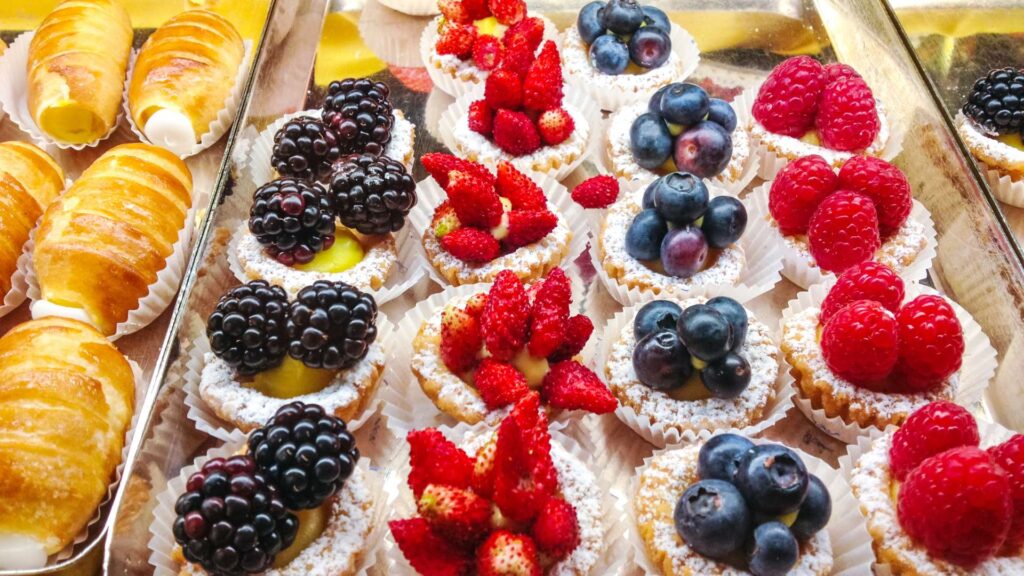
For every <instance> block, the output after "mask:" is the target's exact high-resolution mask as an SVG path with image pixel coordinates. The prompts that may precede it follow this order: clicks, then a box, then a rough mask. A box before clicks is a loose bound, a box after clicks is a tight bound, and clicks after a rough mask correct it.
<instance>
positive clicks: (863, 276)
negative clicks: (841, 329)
mask: <svg viewBox="0 0 1024 576" xmlns="http://www.w3.org/2000/svg"><path fill="white" fill-rule="evenodd" d="M856 300H874V301H875V302H878V303H879V304H881V305H882V306H884V307H885V309H886V310H888V311H890V312H892V313H893V314H895V313H896V312H897V311H898V310H899V309H900V304H902V303H903V279H902V278H900V277H899V275H898V274H896V273H895V272H893V270H892V268H889V267H888V266H886V265H885V264H879V263H878V262H872V261H870V260H869V261H867V262H861V263H860V264H857V265H856V266H851V267H849V268H847V269H846V270H844V271H843V273H842V274H840V275H839V279H838V280H836V283H835V285H833V286H832V288H831V289H830V290H829V292H828V296H826V297H825V301H824V302H822V303H821V314H819V316H818V318H819V320H820V321H821V323H822V324H824V323H825V322H826V321H828V319H829V318H831V317H832V316H833V315H834V314H835V313H836V312H838V311H839V310H840V309H842V308H843V306H846V305H847V304H849V303H850V302H854V301H856Z"/></svg>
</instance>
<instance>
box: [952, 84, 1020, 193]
mask: <svg viewBox="0 0 1024 576" xmlns="http://www.w3.org/2000/svg"><path fill="white" fill-rule="evenodd" d="M1021 98H1024V73H1022V72H1021V70H1019V69H1017V68H998V69H996V70H992V71H991V72H989V73H988V74H987V75H985V76H984V77H982V78H979V79H978V80H977V81H976V82H975V83H974V86H973V87H972V88H971V93H970V95H969V96H968V98H967V102H966V103H964V105H963V107H962V108H961V109H960V113H959V114H957V117H956V128H957V132H958V133H959V134H960V138H961V139H962V140H963V142H964V144H965V145H967V149H968V150H970V151H971V154H972V155H973V156H974V157H975V158H976V159H977V160H978V161H979V162H980V163H981V168H982V171H983V172H985V176H986V177H987V179H988V181H989V185H990V186H991V187H992V191H993V192H994V193H995V195H996V197H997V198H999V199H1000V200H1002V201H1003V202H1006V203H1008V204H1012V205H1014V206H1024V191H1022V190H1021V186H1024V141H1022V140H1021V130H1022V128H1024V109H1022V107H1021Z"/></svg>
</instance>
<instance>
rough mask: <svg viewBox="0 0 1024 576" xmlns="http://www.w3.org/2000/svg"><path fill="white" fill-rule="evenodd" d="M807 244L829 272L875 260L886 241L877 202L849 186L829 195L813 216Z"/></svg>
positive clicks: (817, 260)
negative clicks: (879, 231)
mask: <svg viewBox="0 0 1024 576" xmlns="http://www.w3.org/2000/svg"><path fill="white" fill-rule="evenodd" d="M807 244H808V246H809V248H810V251H811V256H813V257H814V261H815V262H816V263H817V264H818V266H819V267H821V269H823V270H827V271H829V272H836V273H839V272H842V271H843V270H846V269H847V268H849V267H850V266H854V265H856V264H860V263H861V262H864V261H865V260H871V259H872V258H873V257H874V255H875V251H876V250H878V247H879V246H881V245H882V240H881V238H880V237H879V234H878V213H877V212H876V211H875V204H874V202H872V201H871V199H870V198H868V197H867V196H864V195H863V194H858V193H856V192H849V191H846V190H840V191H839V192H836V193H834V194H832V195H830V196H829V197H827V198H825V200H823V201H822V202H821V204H819V205H818V209H817V210H815V211H814V216H811V223H810V225H809V226H808V227H807Z"/></svg>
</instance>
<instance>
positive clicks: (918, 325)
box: [896, 295, 964, 392]
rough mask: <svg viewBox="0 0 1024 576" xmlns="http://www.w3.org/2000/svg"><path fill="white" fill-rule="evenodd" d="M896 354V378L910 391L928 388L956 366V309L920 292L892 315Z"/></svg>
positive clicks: (959, 342) (960, 335)
mask: <svg viewBox="0 0 1024 576" xmlns="http://www.w3.org/2000/svg"><path fill="white" fill-rule="evenodd" d="M896 321H897V322H898V323H899V331H900V353H899V361H898V363H897V365H896V371H897V375H898V377H899V380H900V381H901V383H902V384H903V386H905V387H906V388H909V389H910V390H911V391H913V392H923V391H927V390H931V389H933V388H935V387H936V386H938V385H940V384H941V383H942V382H943V381H944V380H945V379H946V378H948V377H949V376H950V375H952V374H953V373H954V372H956V371H957V370H959V369H960V363H961V362H962V361H963V355H964V332H963V328H961V327H960V321H959V320H957V318H956V311H955V310H953V307H952V306H950V304H949V302H947V301H946V299H945V298H943V297H941V296H935V295H924V296H918V297H917V298H914V299H913V300H911V301H910V302H907V303H906V304H905V305H904V306H903V308H901V309H900V311H899V312H898V313H897V314H896Z"/></svg>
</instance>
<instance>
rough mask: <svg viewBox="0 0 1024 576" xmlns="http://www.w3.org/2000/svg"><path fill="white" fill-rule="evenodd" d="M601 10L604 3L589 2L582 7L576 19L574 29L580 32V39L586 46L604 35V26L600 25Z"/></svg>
mask: <svg viewBox="0 0 1024 576" xmlns="http://www.w3.org/2000/svg"><path fill="white" fill-rule="evenodd" d="M602 8H604V2H591V3H590V4H587V5H586V6H584V7H583V8H582V9H581V10H580V13H579V16H577V17H576V29H577V30H579V32H580V38H582V39H583V41H584V42H586V43H587V44H590V43H592V42H593V41H594V40H596V39H597V37H598V36H600V35H601V34H604V24H602V23H601V9H602Z"/></svg>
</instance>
